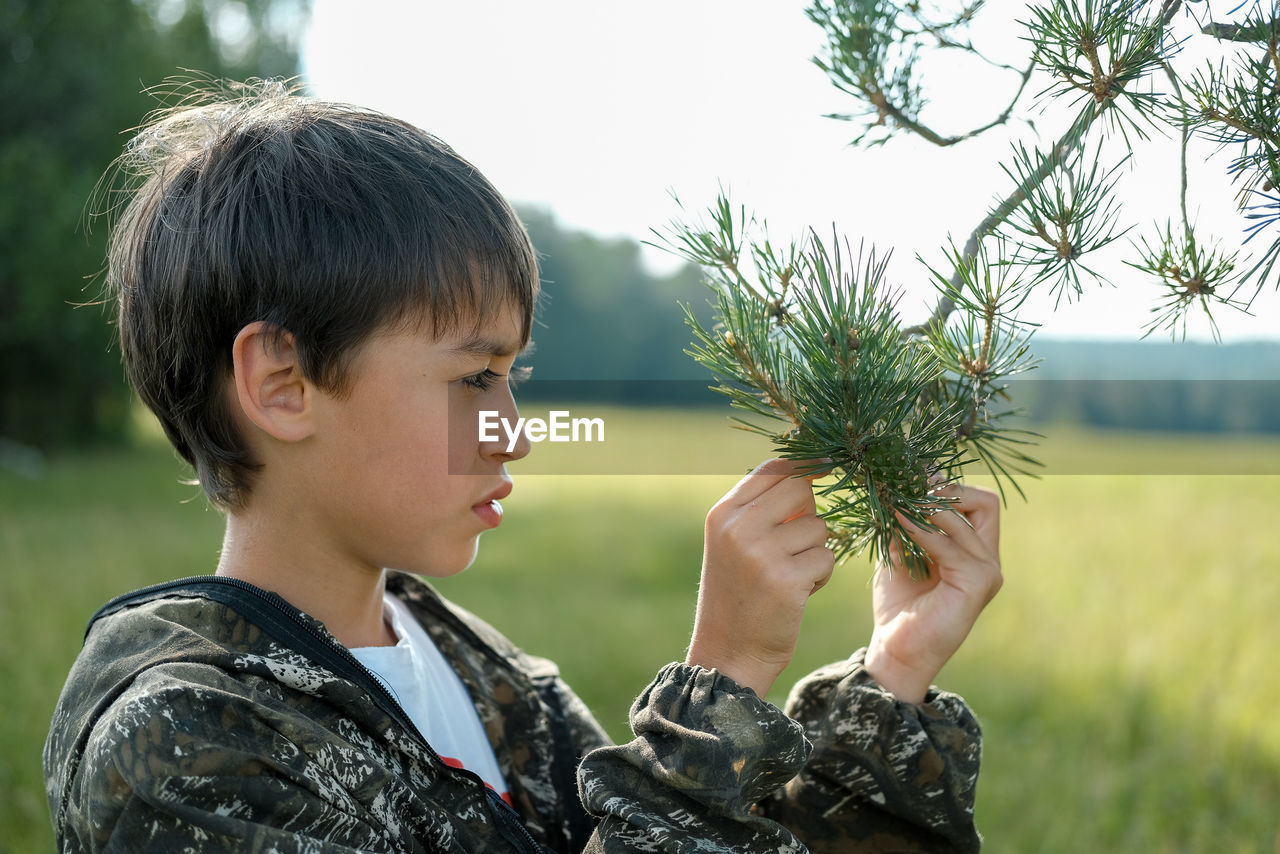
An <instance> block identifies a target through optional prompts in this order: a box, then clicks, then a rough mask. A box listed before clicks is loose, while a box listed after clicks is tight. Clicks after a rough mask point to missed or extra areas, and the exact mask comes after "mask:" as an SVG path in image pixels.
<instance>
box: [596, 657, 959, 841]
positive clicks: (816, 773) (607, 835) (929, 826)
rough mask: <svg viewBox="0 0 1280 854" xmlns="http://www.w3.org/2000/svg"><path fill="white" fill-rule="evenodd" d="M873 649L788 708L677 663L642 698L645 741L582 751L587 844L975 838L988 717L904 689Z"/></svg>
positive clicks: (801, 693)
mask: <svg viewBox="0 0 1280 854" xmlns="http://www.w3.org/2000/svg"><path fill="white" fill-rule="evenodd" d="M862 655H863V653H862V652H859V653H857V654H855V655H854V656H853V657H852V658H851V659H849V660H848V661H844V662H840V663H837V664H834V665H830V666H828V667H826V668H823V669H821V670H819V671H817V672H815V673H813V674H811V675H810V676H808V677H806V678H805V679H804V680H802V681H801V682H800V683H799V684H798V685H797V686H796V688H795V689H794V690H793V692H792V695H791V698H790V699H789V701H788V703H787V712H788V715H784V714H783V713H782V712H781V711H780V710H779V709H777V708H776V707H775V706H772V705H770V704H768V703H765V702H763V701H761V700H760V699H759V698H758V697H757V696H756V695H755V693H754V692H752V691H750V690H749V689H745V688H742V687H740V686H738V685H737V684H736V683H735V682H733V681H732V680H731V679H729V678H727V677H725V676H723V675H721V674H718V673H716V672H715V671H707V670H702V669H701V668H696V667H689V666H687V665H678V664H672V665H668V666H667V667H666V668H664V669H663V670H662V671H661V672H660V673H659V675H658V678H657V679H656V680H655V681H654V683H653V684H652V685H651V686H650V687H649V689H648V690H647V691H646V692H645V693H644V694H642V695H641V696H640V698H639V699H638V700H637V701H636V703H635V705H634V706H633V708H632V715H631V720H632V728H633V730H634V732H635V735H636V738H635V740H633V741H632V742H630V743H629V744H626V745H622V746H619V747H615V748H606V749H602V750H597V751H595V752H593V753H591V754H590V755H588V756H587V758H586V760H585V761H584V762H583V764H582V768H581V770H580V772H579V786H580V788H581V791H582V797H583V802H584V804H585V805H586V807H587V809H588V810H589V811H590V812H592V813H593V814H595V815H596V816H598V817H599V818H600V825H599V828H598V830H597V833H596V836H595V837H594V838H593V839H592V843H591V845H590V846H588V849H587V850H588V851H593V852H596V851H602V852H612V851H618V852H621V851H635V850H645V851H681V852H699V851H708V852H710V851H716V852H719V851H746V852H753V851H760V852H763V851H784V852H801V851H805V850H806V849H808V850H813V851H818V852H823V851H850V852H859V851H929V852H939V851H942V852H945V851H965V852H970V851H976V850H977V849H978V846H979V838H978V836H977V833H976V831H975V830H974V825H973V794H974V786H975V783H976V777H977V771H978V760H979V756H980V750H981V747H980V744H981V734H980V731H979V729H978V724H977V721H976V720H975V719H974V718H973V716H972V714H970V713H969V711H968V708H967V707H966V706H965V704H964V701H963V700H961V699H960V698H959V697H956V696H955V695H951V694H942V693H937V692H930V695H929V697H928V698H927V701H926V702H925V703H924V704H921V705H918V706H915V705H910V704H907V703H901V702H899V701H897V700H895V699H894V698H893V697H892V695H890V694H888V693H886V692H885V691H884V690H882V689H881V688H880V687H879V686H878V685H876V684H875V682H874V681H873V680H872V679H871V678H870V676H869V675H868V674H867V673H866V670H865V668H863V666H862Z"/></svg>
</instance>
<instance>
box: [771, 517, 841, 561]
mask: <svg viewBox="0 0 1280 854" xmlns="http://www.w3.org/2000/svg"><path fill="white" fill-rule="evenodd" d="M829 533H830V532H829V531H828V530H827V523H826V521H824V520H823V519H821V518H819V517H817V516H807V517H804V518H800V519H796V520H795V521H794V522H789V523H787V524H786V525H785V527H783V528H782V530H780V531H779V532H778V540H777V542H778V545H779V547H780V548H781V549H782V550H783V552H784V553H785V554H789V555H799V554H802V553H803V552H806V551H808V550H809V549H811V548H817V547H825V546H826V544H827V537H828V535H829Z"/></svg>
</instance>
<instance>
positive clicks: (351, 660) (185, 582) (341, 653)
mask: <svg viewBox="0 0 1280 854" xmlns="http://www.w3.org/2000/svg"><path fill="white" fill-rule="evenodd" d="M219 586H222V587H228V588H232V589H234V590H238V591H240V592H242V593H246V594H248V595H249V596H251V597H252V598H253V599H254V600H255V601H257V602H258V603H260V604H264V605H268V606H270V607H271V608H272V609H273V610H274V611H275V612H276V613H278V614H279V615H281V616H283V617H285V618H286V619H288V620H289V621H290V622H291V623H292V624H293V625H294V626H296V627H297V628H299V629H302V630H303V631H304V632H306V633H307V635H308V636H310V637H311V638H313V639H314V640H315V641H316V642H318V643H319V644H321V645H322V646H323V647H324V648H325V649H326V650H327V651H328V652H330V653H332V654H333V655H334V656H335V657H336V658H338V659H339V660H340V661H341V662H342V663H343V664H345V665H346V666H347V667H349V668H351V669H353V670H355V671H356V672H357V673H359V674H360V675H362V676H363V677H364V679H363V682H365V683H367V684H362V685H361V687H362V688H364V689H365V690H366V691H368V692H369V693H370V694H371V695H372V696H373V699H374V702H375V703H376V704H377V705H378V706H379V707H381V708H382V710H383V711H384V712H386V713H387V714H388V715H390V716H391V718H392V719H393V720H395V722H396V723H398V724H399V725H400V726H401V727H402V728H404V729H405V730H407V731H408V732H409V733H410V734H412V735H413V736H414V737H415V738H417V740H418V742H419V743H420V744H421V745H422V746H423V747H425V748H426V749H427V753H428V755H429V756H430V757H431V758H432V759H433V760H435V762H436V763H437V764H438V765H439V766H440V767H441V768H444V769H445V770H446V771H447V772H448V773H451V774H455V775H460V776H462V777H463V778H464V779H466V780H469V781H471V782H472V783H474V784H475V785H477V786H480V787H481V790H482V791H483V792H484V793H485V799H486V800H487V801H489V803H490V804H492V806H493V810H495V812H494V820H495V821H496V822H497V823H498V825H499V828H498V829H499V832H502V831H503V827H502V826H503V825H505V827H506V829H507V830H508V831H510V832H514V833H515V834H516V835H517V836H518V837H519V839H518V840H513V839H511V836H510V834H509V833H506V832H503V836H506V837H507V840H508V841H509V842H513V843H516V842H520V843H523V844H524V845H525V846H526V847H527V849H528V850H529V851H530V852H534V854H542V852H543V851H545V849H544V848H543V847H542V846H541V845H539V844H538V842H537V840H535V839H534V838H533V835H532V834H530V833H529V829H528V828H527V827H525V826H524V821H523V820H522V819H521V818H520V815H519V813H517V812H516V811H515V809H514V808H513V807H512V806H511V805H510V804H508V803H507V802H506V801H504V800H502V797H501V796H500V795H499V794H498V793H497V792H495V791H494V790H493V789H491V788H490V787H489V786H488V785H487V784H486V783H485V782H484V780H482V779H481V778H480V776H479V775H478V774H476V773H475V772H474V771H470V770H468V769H466V768H455V767H453V766H451V765H449V764H447V763H446V762H445V761H444V760H443V759H441V758H440V754H438V753H436V750H435V748H434V747H432V746H431V743H430V742H428V741H427V739H426V737H425V736H424V735H423V734H422V733H421V731H419V730H418V727H417V725H416V724H414V722H413V720H412V719H411V718H410V717H409V715H408V713H406V712H405V710H404V707H403V706H401V705H400V701H399V700H397V699H396V698H395V697H394V696H393V695H392V694H391V692H390V691H388V690H387V687H386V686H385V685H384V684H383V683H382V680H381V679H379V678H378V677H377V676H376V675H375V674H374V673H373V671H371V670H370V669H369V668H367V667H365V666H364V664H362V663H361V662H360V659H358V658H356V657H355V656H354V655H352V654H351V650H349V649H347V648H346V647H345V646H343V645H342V644H341V643H339V642H338V641H337V639H336V638H334V637H333V636H332V635H330V634H329V633H328V632H322V631H320V630H319V629H317V628H316V627H315V626H313V625H312V624H311V623H309V622H307V621H306V620H304V619H303V618H302V617H301V612H300V611H299V609H298V608H295V607H294V606H292V605H290V604H289V603H288V601H287V600H285V599H284V598H283V597H282V596H280V595H279V594H276V593H271V592H269V591H266V590H263V589H262V588H260V587H257V586H255V585H253V584H250V583H249V582H247V581H242V580H240V579H238V578H227V577H225V576H221V575H195V576H189V577H187V578H180V579H176V580H174V581H163V582H161V583H159V584H153V585H151V586H149V587H143V588H142V589H140V590H135V591H133V592H132V593H126V594H124V595H123V596H118V597H116V598H115V599H112V600H111V601H110V602H108V603H107V604H105V605H103V606H102V607H101V608H99V609H98V610H97V612H96V613H94V615H93V616H92V617H90V618H89V625H88V626H86V627H85V635H86V636H88V634H89V629H90V628H92V627H93V624H94V623H95V622H97V621H98V619H99V618H101V617H104V616H107V615H109V614H112V613H115V612H116V611H118V610H121V609H122V608H124V607H127V606H128V605H131V604H133V603H135V602H139V601H143V600H147V599H152V598H158V597H162V596H164V595H165V594H168V593H174V592H177V591H181V590H189V591H191V592H193V593H196V594H199V593H200V592H201V590H200V588H201V587H206V588H208V587H214V588H216V587H219ZM205 592H209V591H205ZM230 599H231V601H225V600H224V599H223V598H222V597H216V601H219V602H222V604H224V605H227V606H228V607H231V608H234V607H235V604H236V600H235V597H230ZM243 616H245V617H252V615H251V614H247V615H243ZM260 628H264V629H266V628H269V627H267V626H262V627H260ZM298 652H303V653H304V654H305V653H306V652H307V651H306V650H298ZM316 663H317V664H320V665H321V666H324V667H327V668H328V669H329V670H332V671H333V672H334V673H335V675H337V676H339V677H342V673H341V672H340V668H339V669H335V668H333V667H329V666H328V664H327V663H326V662H324V661H318V662H316ZM357 684H359V683H357Z"/></svg>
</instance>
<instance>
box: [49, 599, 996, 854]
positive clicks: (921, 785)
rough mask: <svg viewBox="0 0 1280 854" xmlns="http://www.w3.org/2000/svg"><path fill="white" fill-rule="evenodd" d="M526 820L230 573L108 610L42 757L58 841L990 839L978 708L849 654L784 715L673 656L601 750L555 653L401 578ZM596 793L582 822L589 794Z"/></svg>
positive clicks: (461, 844)
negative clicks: (908, 686)
mask: <svg viewBox="0 0 1280 854" xmlns="http://www.w3.org/2000/svg"><path fill="white" fill-rule="evenodd" d="M388 589H390V590H392V591H393V592H394V593H395V594H396V595H398V596H400V597H401V598H402V599H404V600H405V601H406V602H407V603H408V605H409V606H410V608H411V610H412V611H413V612H414V614H415V615H416V616H417V618H418V619H419V621H420V622H421V623H422V624H423V626H424V627H425V628H426V629H427V631H428V632H429V634H430V635H431V637H432V639H433V640H434V641H435V642H436V644H437V645H438V646H439V647H440V649H441V651H442V653H443V654H444V656H445V657H446V659H448V660H449V661H450V662H451V663H452V664H453V666H454V667H455V668H456V669H457V671H458V674H459V676H460V677H461V678H462V680H463V683H464V684H465V685H466V687H467V690H468V692H469V693H470V695H471V697H472V700H473V701H474V703H475V706H476V710H477V712H478V713H479V715H480V719H481V721H482V723H483V724H484V727H485V730H486V732H487V734H488V737H489V740H490V741H491V743H492V744H493V747H494V751H495V753H496V756H497V758H498V763H499V767H500V768H501V770H502V773H503V775H504V778H505V780H506V781H507V783H508V787H509V792H510V796H511V798H512V800H513V803H514V808H513V807H510V806H508V805H507V804H505V803H503V802H502V801H501V800H500V799H498V798H497V797H496V795H494V794H493V793H492V790H489V789H487V788H486V787H485V786H484V785H483V784H482V783H481V782H480V780H479V778H478V777H476V776H474V775H473V774H471V773H469V772H467V771H464V770H460V769H455V768H451V767H449V766H447V765H445V764H444V763H443V762H442V761H441V760H440V758H439V757H438V756H437V755H436V754H435V753H434V751H433V750H432V749H431V747H430V746H429V745H428V744H427V743H426V742H425V740H423V738H422V737H421V735H420V734H419V733H418V732H417V730H416V729H415V728H414V726H413V724H412V723H411V722H410V721H409V720H408V718H407V716H406V715H405V714H404V712H403V710H402V709H401V708H400V707H399V705H398V704H397V702H396V701H395V699H394V698H392V697H391V696H390V694H388V693H387V691H386V690H385V689H384V688H383V687H382V686H381V684H380V683H379V682H378V681H377V680H376V679H375V678H374V677H373V676H372V674H370V673H369V672H368V671H367V670H365V669H364V668H363V667H362V666H361V665H360V664H359V663H358V662H356V660H355V659H354V657H352V656H351V655H350V653H349V652H347V651H346V649H345V648H343V647H342V646H341V644H339V643H338V641H337V640H336V639H335V638H333V636H332V635H330V634H329V633H328V632H327V631H326V630H325V628H324V626H323V625H321V624H320V623H319V622H317V621H316V620H314V619H312V618H311V617H309V616H307V615H306V614H304V613H302V612H300V611H298V610H297V609H295V608H292V607H291V606H290V605H289V604H288V603H287V602H285V601H284V600H283V599H281V598H280V597H278V596H276V595H274V594H270V593H265V592H263V591H261V590H258V589H257V588H254V587H252V586H251V585H247V584H243V583H242V582H236V581H232V580H229V579H222V578H212V577H210V578H197V579H185V580H182V581H177V582H171V583H169V584H164V585H157V586H156V587H153V588H148V589H147V590H143V591H138V592H137V593H134V594H130V595H128V596H125V597H120V598H119V599H116V600H114V601H113V602H111V603H109V604H108V605H106V606H104V607H103V609H102V610H100V611H99V612H98V614H96V615H95V617H94V619H93V621H91V623H90V627H89V630H88V632H87V634H86V639H85V645H84V649H83V650H82V652H81V654H80V656H79V658H78V659H77V660H76V663H75V665H74V667H73V668H72V671H71V674H70V676H69V677H68V679H67V683H66V686H65V688H64V689H63V693H62V697H61V699H60V701H59V703H58V706H57V709H56V711H55V713H54V717H53V723H52V726H51V729H50V733H49V738H48V741H47V743H46V745H45V750H44V765H45V778H46V788H47V794H48V797H49V806H50V810H51V814H52V818H53V823H54V828H55V831H56V833H57V837H58V843H59V847H60V849H61V850H63V851H99V850H101V851H131V852H132V851H166V852H167V851H188V852H208V851H225V850H234V851H279V852H319V851H335V852H336V851H388V852H391V851H395V852H400V851H406V852H427V851H431V852H435V851H450V852H455V851H456V852H462V851H468V852H488V851H503V852H506V851H524V852H543V851H546V850H548V849H550V850H553V851H563V852H569V851H591V852H621V851H681V852H730V851H733V852H756V851H760V852H763V851H770V852H773V851H779V852H803V851H805V850H806V847H807V849H808V850H813V851H854V852H856V851H976V850H977V849H978V845H979V840H978V836H977V833H976V831H975V830H974V825H973V795H974V786H975V782H976V777H977V772H978V762H979V753H980V738H981V736H980V733H979V729H978V725H977V722H976V721H975V720H974V718H973V716H972V715H971V714H970V713H969V711H968V709H967V708H966V706H965V704H964V702H963V701H962V700H961V699H960V698H958V697H956V696H954V695H948V694H940V693H936V692H931V694H930V697H929V699H928V701H927V702H926V703H924V704H922V705H918V706H917V705H907V704H904V703H899V702H896V701H895V700H894V699H893V698H892V697H891V696H890V695H888V694H886V693H884V692H883V691H882V690H880V689H879V688H878V687H877V686H876V685H875V684H874V682H872V681H871V680H870V679H869V677H868V676H867V674H866V672H865V671H864V670H863V669H862V667H861V665H860V659H859V657H858V656H855V657H854V658H853V659H851V660H849V661H847V662H841V663H839V664H835V665H832V666H830V667H828V668H825V669H823V670H820V671H818V672H817V673H814V674H812V675H811V676H809V677H807V678H806V679H805V680H804V681H803V682H802V683H801V684H799V685H798V686H797V687H796V689H795V691H793V693H792V696H791V698H790V700H789V701H788V704H787V712H788V714H789V715H790V717H788V716H787V715H784V714H783V713H782V712H781V711H780V710H779V709H777V708H776V707H774V706H772V705H770V704H768V703H765V702H762V701H761V700H760V699H759V698H757V697H756V695H755V694H754V693H753V692H752V691H750V690H747V689H743V688H740V687H739V686H737V685H736V684H735V683H734V682H733V681H732V680H730V679H728V678H727V677H725V676H723V675H721V674H719V673H717V672H715V671H709V670H703V669H700V668H696V667H690V666H687V665H683V664H671V665H668V666H667V667H665V668H663V669H662V671H661V672H659V674H658V676H657V678H656V679H655V680H654V682H653V683H652V684H651V685H650V686H649V687H648V689H646V690H645V692H644V693H643V694H642V695H641V696H640V697H639V699H637V700H636V702H635V705H634V706H633V708H632V712H631V723H632V728H633V730H634V732H635V736H636V737H635V740H634V741H632V742H630V743H628V744H625V745H620V746H612V745H610V744H609V742H608V739H607V737H606V735H605V734H604V732H603V731H602V730H601V728H600V727H599V725H598V724H597V723H596V722H595V720H594V719H593V718H592V717H591V715H590V713H589V712H588V711H587V710H586V708H585V707H584V706H583V704H582V703H581V701H579V700H578V698H577V697H576V696H575V695H574V694H573V693H572V692H571V691H570V690H569V689H568V688H567V687H566V686H565V684H564V683H563V682H562V681H561V680H560V678H559V675H558V673H557V671H556V669H555V667H554V665H552V664H550V662H547V661H545V660H543V659H538V658H535V657H533V656H529V655H527V654H525V653H524V652H522V651H520V650H519V649H516V648H515V647H514V646H512V645H511V644H510V643H509V642H508V641H507V640H506V639H505V638H503V637H502V636H501V635H499V634H498V633H497V632H496V631H494V630H493V629H492V628H491V627H489V626H488V625H486V624H485V623H483V622H482V621H480V620H478V619H477V618H475V617H474V616H472V615H471V614H468V613H467V612H465V611H463V610H462V609H460V608H458V607H456V606H454V605H452V604H450V603H448V602H446V601H444V600H443V599H441V598H440V597H439V596H438V595H437V594H436V593H435V592H434V591H433V590H432V589H431V588H430V587H428V586H427V585H425V584H423V583H421V582H419V581H417V580H416V579H413V578H411V577H409V576H404V575H399V574H393V575H392V576H391V577H390V578H389V580H388ZM584 804H585V809H584V806H583V805H584Z"/></svg>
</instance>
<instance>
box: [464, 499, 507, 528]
mask: <svg viewBox="0 0 1280 854" xmlns="http://www.w3.org/2000/svg"><path fill="white" fill-rule="evenodd" d="M471 511H472V512H473V513H475V514H476V515H477V516H479V517H480V518H481V520H483V521H484V523H485V525H486V526H487V527H490V528H496V527H498V525H499V524H500V523H501V522H502V505H501V504H499V503H498V501H497V499H494V500H492V501H485V502H482V503H480V504H477V505H475V506H474V507H472V508H471Z"/></svg>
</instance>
